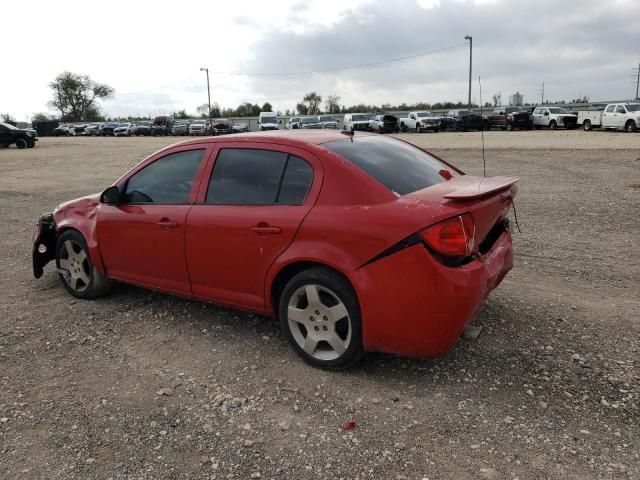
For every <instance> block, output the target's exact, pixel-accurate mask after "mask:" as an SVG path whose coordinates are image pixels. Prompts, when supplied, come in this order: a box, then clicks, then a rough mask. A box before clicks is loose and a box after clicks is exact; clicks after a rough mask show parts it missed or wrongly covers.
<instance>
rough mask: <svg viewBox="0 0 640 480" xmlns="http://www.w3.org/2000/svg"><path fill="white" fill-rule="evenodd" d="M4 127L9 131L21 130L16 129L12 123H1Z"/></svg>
mask: <svg viewBox="0 0 640 480" xmlns="http://www.w3.org/2000/svg"><path fill="white" fill-rule="evenodd" d="M0 125H2V126H3V127H7V128H8V129H9V130H19V128H16V127H14V126H13V125H11V124H10V123H0Z"/></svg>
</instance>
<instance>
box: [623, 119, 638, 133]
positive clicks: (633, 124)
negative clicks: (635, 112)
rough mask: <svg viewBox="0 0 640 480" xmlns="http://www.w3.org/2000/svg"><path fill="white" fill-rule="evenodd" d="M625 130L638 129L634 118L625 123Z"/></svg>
mask: <svg viewBox="0 0 640 480" xmlns="http://www.w3.org/2000/svg"><path fill="white" fill-rule="evenodd" d="M624 131H625V132H627V133H633V132H635V131H636V122H634V121H633V120H629V121H628V122H627V123H626V124H625V125H624Z"/></svg>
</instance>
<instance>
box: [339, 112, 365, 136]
mask: <svg viewBox="0 0 640 480" xmlns="http://www.w3.org/2000/svg"><path fill="white" fill-rule="evenodd" d="M370 120H371V114H370V113H345V114H344V119H343V120H342V130H345V131H347V132H353V131H355V130H358V131H364V132H366V131H368V130H369V121H370Z"/></svg>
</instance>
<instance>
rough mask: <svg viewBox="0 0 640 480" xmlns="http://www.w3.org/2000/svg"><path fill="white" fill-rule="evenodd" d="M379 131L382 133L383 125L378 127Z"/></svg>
mask: <svg viewBox="0 0 640 480" xmlns="http://www.w3.org/2000/svg"><path fill="white" fill-rule="evenodd" d="M378 133H379V134H380V135H382V127H380V126H379V127H378Z"/></svg>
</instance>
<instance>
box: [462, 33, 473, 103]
mask: <svg viewBox="0 0 640 480" xmlns="http://www.w3.org/2000/svg"><path fill="white" fill-rule="evenodd" d="M464 39H465V40H469V110H471V66H472V65H473V37H472V36H471V35H465V36H464Z"/></svg>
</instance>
